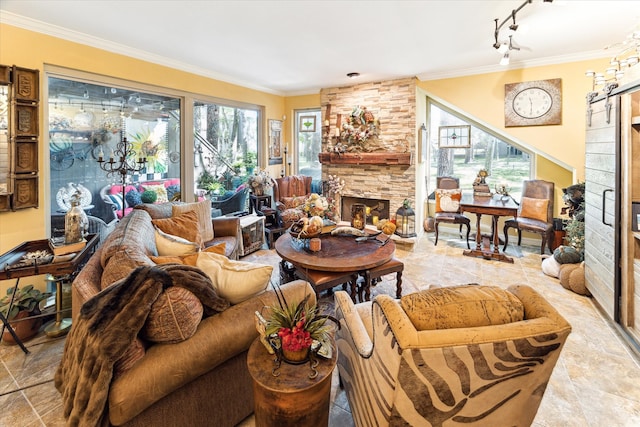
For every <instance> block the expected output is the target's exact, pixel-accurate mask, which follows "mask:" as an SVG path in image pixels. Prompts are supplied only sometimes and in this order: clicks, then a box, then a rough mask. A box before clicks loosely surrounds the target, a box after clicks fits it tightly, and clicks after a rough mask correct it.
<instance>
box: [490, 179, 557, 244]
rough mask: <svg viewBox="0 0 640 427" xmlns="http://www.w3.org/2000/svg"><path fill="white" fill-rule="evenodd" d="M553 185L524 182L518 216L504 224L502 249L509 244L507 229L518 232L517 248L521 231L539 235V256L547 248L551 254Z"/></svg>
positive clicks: (535, 181) (545, 182)
mask: <svg viewBox="0 0 640 427" xmlns="http://www.w3.org/2000/svg"><path fill="white" fill-rule="evenodd" d="M554 191H555V185H554V183H553V182H549V181H543V180H541V179H534V180H529V181H524V182H523V185H522V199H521V201H520V206H519V207H518V216H517V217H516V218H513V219H510V220H507V221H505V223H504V248H503V250H506V249H507V245H508V244H509V233H508V231H509V228H515V229H517V230H518V246H520V243H521V242H522V231H523V230H524V231H529V232H531V233H536V234H540V235H541V236H542V243H541V244H540V254H544V247H545V246H548V247H549V251H551V253H553V249H552V248H551V247H552V244H553V237H552V236H553V198H554Z"/></svg>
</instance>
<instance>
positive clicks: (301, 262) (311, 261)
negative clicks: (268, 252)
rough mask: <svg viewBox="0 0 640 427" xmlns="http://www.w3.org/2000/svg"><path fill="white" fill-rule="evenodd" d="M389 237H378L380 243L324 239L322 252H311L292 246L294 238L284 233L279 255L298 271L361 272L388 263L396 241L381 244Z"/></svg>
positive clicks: (335, 237)
mask: <svg viewBox="0 0 640 427" xmlns="http://www.w3.org/2000/svg"><path fill="white" fill-rule="evenodd" d="M387 238H389V239H390V237H389V236H386V235H385V234H380V236H378V239H380V240H379V241H376V240H367V241H365V242H356V240H355V237H352V236H332V235H330V234H327V235H322V236H321V238H320V240H321V242H322V245H321V249H320V251H318V252H311V251H309V250H308V249H304V248H301V247H300V245H295V244H293V243H294V242H292V240H293V237H292V236H291V234H289V233H285V234H284V235H282V236H280V238H279V239H278V240H276V245H275V246H276V252H277V253H278V255H280V257H281V258H282V259H283V260H285V261H289V262H290V263H292V264H294V265H295V266H296V267H299V268H306V269H309V270H320V271H334V272H358V271H363V270H367V269H370V268H374V267H377V266H379V265H382V264H384V263H385V262H387V261H389V260H390V259H391V258H392V257H393V254H394V252H395V250H396V245H395V243H394V242H393V240H389V241H387V242H386V243H385V244H384V245H383V244H382V243H381V242H383V241H384V240H385V239H387Z"/></svg>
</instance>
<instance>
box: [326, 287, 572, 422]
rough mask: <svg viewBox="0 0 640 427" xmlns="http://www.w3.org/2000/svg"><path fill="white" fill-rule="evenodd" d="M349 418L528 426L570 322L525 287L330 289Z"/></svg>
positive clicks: (566, 334)
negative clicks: (360, 292) (355, 296)
mask: <svg viewBox="0 0 640 427" xmlns="http://www.w3.org/2000/svg"><path fill="white" fill-rule="evenodd" d="M335 300H336V317H337V318H338V320H339V322H340V326H341V327H340V329H339V330H338V331H337V332H336V345H337V347H338V348H337V350H338V368H339V373H340V382H341V385H342V386H343V387H344V388H345V390H346V393H347V398H348V400H349V406H350V408H351V413H352V415H353V419H354V422H355V425H356V426H358V427H361V426H390V425H391V426H393V425H413V426H418V425H422V426H427V425H428V426H441V425H447V426H457V425H459V426H482V427H485V426H528V425H531V423H532V421H533V419H534V418H535V415H536V412H537V410H538V407H539V405H540V401H541V400H542V396H543V394H544V391H545V388H546V385H547V382H548V381H549V377H550V376H551V373H552V371H553V368H554V366H555V364H556V362H557V361H558V357H559V355H560V351H561V349H562V347H563V345H564V342H565V340H566V339H567V336H568V335H569V333H570V332H571V326H570V325H569V323H567V321H566V320H565V319H564V318H563V317H562V316H561V315H560V314H558V312H557V311H556V310H555V309H554V308H553V307H552V306H551V305H550V304H549V303H548V302H547V301H546V300H545V299H544V298H543V297H542V296H541V295H540V294H538V293H537V292H536V291H534V290H533V289H532V288H530V287H528V286H511V287H510V288H509V289H508V290H503V289H502V288H499V287H495V286H478V285H465V286H455V287H445V288H437V289H431V290H428V291H422V292H418V293H415V294H411V295H405V296H404V297H402V299H400V300H397V299H393V298H392V297H390V296H388V295H378V296H376V297H375V299H374V300H373V301H371V302H364V303H360V304H354V303H353V301H352V300H351V298H350V297H349V295H348V294H347V293H346V292H344V291H338V292H336V293H335Z"/></svg>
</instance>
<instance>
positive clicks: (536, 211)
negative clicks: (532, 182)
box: [520, 197, 549, 222]
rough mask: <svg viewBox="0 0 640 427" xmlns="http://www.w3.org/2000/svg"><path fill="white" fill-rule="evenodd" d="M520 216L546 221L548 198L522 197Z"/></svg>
mask: <svg viewBox="0 0 640 427" xmlns="http://www.w3.org/2000/svg"><path fill="white" fill-rule="evenodd" d="M520 206H521V207H522V208H521V209H520V216H521V217H522V218H529V219H537V220H538V221H542V222H547V207H548V206H549V200H547V199H532V198H531V197H523V198H522V200H521V201H520Z"/></svg>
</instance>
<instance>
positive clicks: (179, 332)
mask: <svg viewBox="0 0 640 427" xmlns="http://www.w3.org/2000/svg"><path fill="white" fill-rule="evenodd" d="M202 313H203V308H202V303H201V302H200V300H199V299H198V297H196V296H195V295H194V294H193V293H191V292H190V291H188V290H187V289H185V288H181V287H179V286H172V287H169V288H167V289H165V290H164V292H163V293H162V294H160V296H159V297H158V299H157V300H156V301H155V302H154V303H153V305H152V306H151V310H150V311H149V317H147V321H146V323H145V324H144V327H143V328H142V331H140V332H141V334H142V336H143V337H144V338H145V339H147V340H149V341H153V342H162V343H177V342H181V341H184V340H186V339H188V338H191V337H192V336H193V334H195V333H196V329H198V325H199V324H200V321H201V320H202Z"/></svg>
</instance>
